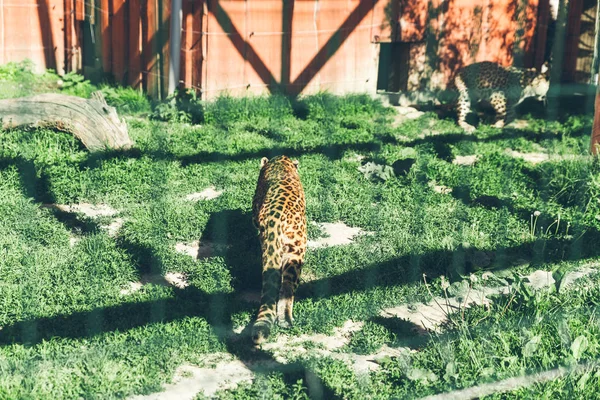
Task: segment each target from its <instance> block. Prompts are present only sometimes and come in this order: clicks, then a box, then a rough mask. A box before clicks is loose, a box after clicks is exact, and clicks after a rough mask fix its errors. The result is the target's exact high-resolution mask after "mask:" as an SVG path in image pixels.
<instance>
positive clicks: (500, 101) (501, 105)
mask: <svg viewBox="0 0 600 400" xmlns="http://www.w3.org/2000/svg"><path fill="white" fill-rule="evenodd" d="M490 103H491V105H492V107H493V108H494V111H496V122H495V123H494V126H495V127H496V128H502V127H504V125H505V124H506V123H507V118H506V117H507V115H508V114H507V111H508V109H507V106H508V101H507V99H506V95H505V94H504V93H502V92H494V93H492V95H491V96H490Z"/></svg>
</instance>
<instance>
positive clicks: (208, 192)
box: [185, 186, 223, 201]
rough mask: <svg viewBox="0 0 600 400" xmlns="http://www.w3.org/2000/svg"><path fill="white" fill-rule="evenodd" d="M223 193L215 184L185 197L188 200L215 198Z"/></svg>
mask: <svg viewBox="0 0 600 400" xmlns="http://www.w3.org/2000/svg"><path fill="white" fill-rule="evenodd" d="M222 194H223V191H222V190H217V189H216V188H215V187H214V186H210V187H208V188H206V189H204V190H203V191H201V192H196V193H191V194H188V195H187V196H185V199H186V200H188V201H200V200H213V199H216V198H217V197H219V196H220V195H222Z"/></svg>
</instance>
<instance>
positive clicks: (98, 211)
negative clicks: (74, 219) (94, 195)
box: [42, 203, 118, 218]
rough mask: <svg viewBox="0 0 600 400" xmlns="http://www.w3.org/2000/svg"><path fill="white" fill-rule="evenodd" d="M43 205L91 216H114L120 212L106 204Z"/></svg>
mask: <svg viewBox="0 0 600 400" xmlns="http://www.w3.org/2000/svg"><path fill="white" fill-rule="evenodd" d="M42 207H46V208H53V209H56V210H59V211H62V212H67V213H80V214H83V215H85V216H86V217H89V218H96V217H112V216H113V215H116V214H117V213H118V211H117V210H115V209H114V208H112V207H110V206H108V205H106V204H90V203H79V204H70V205H69V204H44V205H42Z"/></svg>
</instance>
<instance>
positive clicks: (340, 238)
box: [307, 222, 366, 249]
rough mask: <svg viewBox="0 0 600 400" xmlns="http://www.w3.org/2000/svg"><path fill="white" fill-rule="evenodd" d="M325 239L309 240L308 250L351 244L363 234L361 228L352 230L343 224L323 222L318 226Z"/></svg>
mask: <svg viewBox="0 0 600 400" xmlns="http://www.w3.org/2000/svg"><path fill="white" fill-rule="evenodd" d="M318 225H319V227H320V228H321V229H322V230H323V231H324V232H325V234H326V235H327V237H322V238H319V239H316V240H309V241H308V243H307V246H308V248H314V249H316V248H320V247H325V246H341V245H345V244H350V243H352V239H353V238H354V237H356V236H358V235H360V234H365V233H366V232H364V231H363V230H362V229H361V228H352V227H350V226H348V225H346V224H344V223H343V222H334V223H329V222H323V223H319V224H318Z"/></svg>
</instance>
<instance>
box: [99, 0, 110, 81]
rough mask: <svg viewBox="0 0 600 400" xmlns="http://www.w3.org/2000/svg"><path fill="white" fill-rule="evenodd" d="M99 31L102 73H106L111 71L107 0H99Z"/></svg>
mask: <svg viewBox="0 0 600 400" xmlns="http://www.w3.org/2000/svg"><path fill="white" fill-rule="evenodd" d="M100 31H101V32H102V69H103V70H104V73H108V72H111V71H112V68H111V66H112V52H111V51H110V47H111V44H112V40H111V32H110V1H109V0H100Z"/></svg>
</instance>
